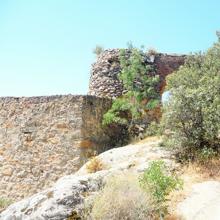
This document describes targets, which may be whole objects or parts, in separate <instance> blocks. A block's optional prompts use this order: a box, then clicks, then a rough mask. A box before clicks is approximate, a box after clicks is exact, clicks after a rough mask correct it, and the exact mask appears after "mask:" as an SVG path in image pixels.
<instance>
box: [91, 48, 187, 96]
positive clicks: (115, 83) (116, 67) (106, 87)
mask: <svg viewBox="0 0 220 220" xmlns="http://www.w3.org/2000/svg"><path fill="white" fill-rule="evenodd" d="M127 54H129V51H127ZM185 58H186V56H185V55H175V54H173V55H171V54H161V53H156V54H151V55H150V54H146V57H145V59H144V60H145V63H146V65H148V64H149V65H152V66H153V67H154V69H155V70H156V74H159V76H160V84H159V85H158V87H159V89H160V92H161V93H162V92H163V89H164V86H165V84H166V81H165V78H166V76H167V75H168V74H170V73H172V72H174V71H175V70H177V69H178V68H179V67H180V66H181V65H183V63H184V61H185ZM120 71H121V68H120V63H119V49H110V50H105V51H104V52H103V53H101V54H100V56H99V57H98V59H97V61H96V62H95V63H94V64H93V65H92V70H91V78H90V84H89V94H90V95H95V96H99V97H110V98H115V97H118V96H120V95H121V94H122V93H123V86H122V84H121V82H120V81H119V79H118V74H119V73H120Z"/></svg>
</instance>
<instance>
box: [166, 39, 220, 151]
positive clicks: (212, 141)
mask: <svg viewBox="0 0 220 220" xmlns="http://www.w3.org/2000/svg"><path fill="white" fill-rule="evenodd" d="M167 83H168V89H169V91H170V93H171V99H170V100H169V102H168V103H167V104H166V106H165V109H164V114H163V122H164V123H165V127H166V129H169V130H170V131H171V134H172V135H171V138H172V140H173V142H174V143H175V144H176V146H177V147H180V149H181V150H182V152H185V153H186V152H196V151H197V150H201V149H202V148H204V147H208V148H212V149H214V150H217V149H218V148H219V147H220V139H219V134H220V39H219V41H218V42H217V43H215V44H214V46H213V47H212V48H210V49H209V50H208V51H207V52H206V53H204V54H202V53H198V54H195V55H192V56H190V57H189V58H188V60H187V62H186V64H185V65H184V66H182V67H181V68H180V69H179V70H178V71H177V72H176V73H174V74H172V75H170V76H168V78H167Z"/></svg>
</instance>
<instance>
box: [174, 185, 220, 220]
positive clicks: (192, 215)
mask: <svg viewBox="0 0 220 220" xmlns="http://www.w3.org/2000/svg"><path fill="white" fill-rule="evenodd" d="M178 213H179V214H180V216H181V217H182V218H183V219H184V220H219V219H220V182H217V181H206V182H202V183H199V184H195V185H193V188H192V192H191V194H190V195H189V196H188V197H187V198H186V199H185V200H184V201H183V202H181V203H180V204H179V205H178Z"/></svg>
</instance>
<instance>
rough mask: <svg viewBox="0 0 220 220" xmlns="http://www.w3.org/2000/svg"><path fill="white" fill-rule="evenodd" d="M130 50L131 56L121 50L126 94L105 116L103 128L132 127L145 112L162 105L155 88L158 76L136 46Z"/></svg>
mask: <svg viewBox="0 0 220 220" xmlns="http://www.w3.org/2000/svg"><path fill="white" fill-rule="evenodd" d="M129 48H130V49H129V51H130V53H129V54H128V50H121V51H120V65H121V72H120V74H119V79H120V80H121V82H122V84H123V87H124V89H125V90H126V91H127V92H126V93H125V94H123V95H122V97H120V98H117V99H115V100H114V101H113V104H112V107H111V109H110V110H109V111H108V112H107V113H106V114H105V115H104V117H103V124H104V125H109V124H113V123H117V124H122V125H127V126H128V127H129V126H132V125H133V124H134V123H135V121H136V120H137V119H140V118H142V117H143V116H144V115H146V114H145V113H146V110H152V109H154V108H155V107H157V106H158V105H159V104H160V94H159V92H158V91H157V88H156V86H157V84H158V82H159V76H157V75H155V72H154V70H153V69H152V67H151V66H150V65H147V64H146V63H145V54H144V52H143V51H142V50H140V49H137V48H134V47H133V46H130V47H129Z"/></svg>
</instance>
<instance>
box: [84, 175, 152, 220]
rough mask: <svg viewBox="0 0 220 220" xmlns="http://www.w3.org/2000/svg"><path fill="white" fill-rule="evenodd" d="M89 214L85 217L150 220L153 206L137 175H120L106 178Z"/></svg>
mask: <svg viewBox="0 0 220 220" xmlns="http://www.w3.org/2000/svg"><path fill="white" fill-rule="evenodd" d="M87 214H88V213H87ZM89 215H90V216H89V217H88V216H87V218H86V219H94V220H110V219H111V220H125V219H128V220H134V219H135V220H152V219H154V217H155V207H154V204H153V203H152V202H151V198H150V197H149V196H148V194H147V193H146V192H145V191H144V190H142V189H141V188H140V186H139V184H138V180H137V177H135V176H132V175H121V176H115V177H112V178H110V179H108V181H107V183H106V185H105V187H104V188H103V190H102V191H101V192H100V194H99V195H98V196H96V198H95V199H94V202H93V208H92V210H91V211H90V214H89Z"/></svg>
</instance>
